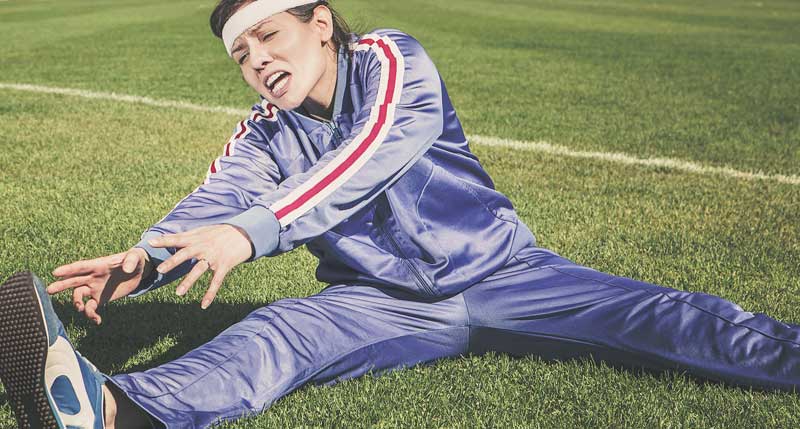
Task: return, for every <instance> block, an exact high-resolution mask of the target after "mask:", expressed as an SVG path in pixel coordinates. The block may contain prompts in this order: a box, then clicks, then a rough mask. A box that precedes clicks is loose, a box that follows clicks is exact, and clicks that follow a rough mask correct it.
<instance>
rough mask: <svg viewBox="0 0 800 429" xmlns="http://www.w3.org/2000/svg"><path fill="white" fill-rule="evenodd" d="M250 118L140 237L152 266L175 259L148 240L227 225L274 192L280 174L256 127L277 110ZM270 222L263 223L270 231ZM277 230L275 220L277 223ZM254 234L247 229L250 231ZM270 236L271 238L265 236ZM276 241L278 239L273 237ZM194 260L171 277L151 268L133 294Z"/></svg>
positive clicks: (163, 280) (170, 250)
mask: <svg viewBox="0 0 800 429" xmlns="http://www.w3.org/2000/svg"><path fill="white" fill-rule="evenodd" d="M253 109H254V110H253V112H252V113H251V115H250V116H249V117H248V118H247V119H245V120H244V121H241V122H239V124H237V126H236V129H235V130H234V134H233V136H231V138H230V140H229V141H228V143H227V144H226V145H225V147H224V149H223V153H222V155H221V156H220V157H218V158H216V159H215V160H214V162H212V163H211V166H210V167H209V169H208V174H207V175H206V179H205V181H204V182H203V184H202V185H200V186H198V187H197V188H196V189H195V190H194V191H193V192H192V193H191V194H189V195H188V196H186V197H185V198H184V199H182V200H181V201H180V202H178V204H177V205H176V206H175V208H173V209H172V211H170V212H169V214H167V215H166V216H165V217H164V218H163V219H161V220H160V221H159V222H158V223H156V224H155V225H153V226H152V227H150V228H149V229H148V230H147V231H145V232H144V233H143V234H142V237H141V241H139V243H138V244H137V245H136V246H135V247H141V248H143V249H144V250H145V251H146V252H147V253H148V255H149V256H150V260H151V263H152V264H153V267H157V266H158V264H160V263H161V262H163V261H164V260H166V259H167V258H169V257H170V256H172V255H173V254H174V253H175V251H176V249H175V248H154V247H151V246H150V245H149V244H148V243H147V240H149V239H151V238H154V237H157V236H160V235H162V234H172V233H178V232H183V231H188V230H191V229H194V228H197V227H200V226H205V225H212V224H223V223H227V222H226V221H227V220H228V219H230V218H232V217H234V216H236V215H238V214H240V213H242V212H244V211H245V210H247V209H248V208H250V207H251V206H252V203H253V200H255V199H256V198H257V197H258V196H259V195H263V194H268V193H270V192H273V191H275V189H276V188H277V185H276V184H277V183H278V182H279V180H280V177H279V176H280V173H279V172H278V167H277V165H276V164H275V162H274V160H273V159H272V156H271V155H270V151H269V147H268V145H267V139H266V138H265V137H264V135H263V134H262V133H261V132H260V131H259V128H257V125H256V124H257V123H258V122H261V121H267V120H270V119H272V118H273V117H274V112H272V111H270V110H269V107H267V109H266V110H264V111H261V110H259V108H258V107H254V108H253ZM269 221H270V220H269V219H266V220H264V221H263V223H262V225H263V226H264V227H267V228H268V227H269V226H270V225H269ZM273 223H274V226H273V228H272V229H273V230H274V231H277V230H278V228H279V227H278V226H277V220H274V221H273ZM251 232H252V233H256V232H255V231H248V233H251ZM267 235H270V234H267ZM275 241H276V242H277V238H276V239H275ZM195 262H196V261H194V260H192V261H187V262H186V263H184V264H181V265H180V266H178V267H176V268H175V269H173V270H172V271H170V272H169V273H167V274H160V273H158V272H157V271H155V270H153V271H152V273H151V274H150V276H149V277H148V278H146V279H143V280H142V282H141V283H140V284H139V287H138V288H137V289H136V290H135V291H134V292H133V293H131V294H130V295H129V296H138V295H141V294H143V293H145V292H147V291H150V290H152V289H155V288H158V287H160V286H163V285H165V284H168V283H171V282H172V281H174V280H176V279H178V278H180V277H183V276H184V275H185V274H186V273H188V272H189V270H191V268H192V266H193V265H194V263H195Z"/></svg>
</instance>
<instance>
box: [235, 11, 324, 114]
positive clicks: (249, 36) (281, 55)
mask: <svg viewBox="0 0 800 429" xmlns="http://www.w3.org/2000/svg"><path fill="white" fill-rule="evenodd" d="M332 37H333V20H332V17H331V13H330V10H328V8H326V7H322V6H320V7H317V8H316V9H315V10H314V17H313V18H312V19H311V20H310V21H309V22H307V23H304V22H301V21H300V20H299V19H298V18H297V17H295V16H294V15H292V14H290V13H288V12H281V13H278V14H275V15H273V16H271V17H269V18H266V19H264V20H262V21H261V22H259V23H258V24H255V25H254V26H252V27H250V28H249V29H248V30H247V31H246V32H244V33H243V34H242V35H240V36H239V37H238V38H236V40H235V41H234V44H233V48H232V50H231V51H232V52H231V54H232V57H233V59H234V61H236V62H237V63H238V64H239V67H240V68H241V71H242V76H243V77H244V80H245V81H246V82H247V84H248V85H250V87H251V88H253V89H254V90H255V91H256V92H257V93H259V94H261V95H262V96H264V98H266V99H267V101H269V102H270V103H272V104H275V105H276V106H278V108H280V109H282V110H292V109H295V108H297V107H298V106H300V105H301V104H302V103H303V102H304V101H306V99H311V100H312V101H314V102H316V103H317V104H318V105H319V106H323V107H326V108H327V106H328V105H329V104H330V102H331V98H332V97H333V91H334V89H335V86H336V53H335V52H334V50H333V49H331V48H330V46H329V44H331V43H333V41H332Z"/></svg>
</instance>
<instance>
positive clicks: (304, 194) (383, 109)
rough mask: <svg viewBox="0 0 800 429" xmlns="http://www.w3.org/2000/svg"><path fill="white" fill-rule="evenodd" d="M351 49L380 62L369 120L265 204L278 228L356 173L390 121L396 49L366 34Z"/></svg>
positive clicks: (399, 70) (396, 95)
mask: <svg viewBox="0 0 800 429" xmlns="http://www.w3.org/2000/svg"><path fill="white" fill-rule="evenodd" d="M355 50H356V51H366V50H372V51H373V52H374V53H375V55H376V56H377V57H378V59H379V60H380V62H381V78H380V86H379V88H378V94H377V97H376V99H375V104H374V105H373V106H372V108H371V110H370V116H369V119H368V121H367V123H366V124H365V125H364V127H363V128H362V130H361V132H360V133H359V134H358V135H357V136H356V137H355V138H354V139H353V140H352V141H351V142H350V144H348V145H347V146H346V147H344V149H343V150H342V152H341V153H339V154H338V155H337V156H336V157H335V158H333V159H332V160H331V161H330V162H328V164H326V165H325V166H324V167H323V168H322V169H320V170H319V171H318V172H316V174H314V175H313V176H311V177H310V178H309V179H308V180H306V181H305V182H303V183H302V184H300V185H299V186H298V187H297V188H295V189H294V190H292V191H291V192H289V193H288V194H287V195H286V196H284V197H283V198H281V199H280V200H278V201H276V202H275V203H273V204H272V205H271V206H270V207H269V209H270V210H271V211H272V212H273V213H275V216H276V217H277V218H278V221H279V222H280V224H281V227H284V226H286V225H288V224H290V223H291V222H292V221H294V220H295V219H297V218H298V217H300V216H302V215H303V214H304V213H306V212H308V211H309V210H311V209H312V208H313V207H314V206H316V205H317V204H319V203H320V202H321V201H322V200H324V199H325V198H326V197H328V196H329V195H331V194H332V193H333V192H335V191H336V190H337V189H338V188H339V187H341V186H342V185H343V184H344V183H345V182H347V180H348V179H350V178H351V177H352V176H353V175H354V174H356V172H358V170H359V169H361V167H363V166H364V164H366V163H367V161H369V159H370V158H371V157H372V155H373V154H374V153H375V151H377V150H378V148H379V147H380V145H381V144H382V143H383V141H384V140H385V138H386V135H387V134H388V133H389V129H390V128H391V127H392V125H393V124H394V116H395V109H396V106H397V103H398V102H399V101H400V93H401V90H402V88H403V73H404V70H405V62H404V60H403V55H402V54H401V53H400V49H399V48H398V47H397V45H396V44H395V43H394V41H392V40H391V39H389V38H388V37H382V36H378V35H375V34H368V35H366V36H364V37H363V38H362V39H361V40H360V41H359V42H358V44H357V46H356V49H355Z"/></svg>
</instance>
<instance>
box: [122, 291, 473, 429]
mask: <svg viewBox="0 0 800 429" xmlns="http://www.w3.org/2000/svg"><path fill="white" fill-rule="evenodd" d="M468 329H469V328H468V327H467V315H466V308H465V305H464V301H463V298H462V297H460V296H456V297H451V298H448V299H444V300H439V301H435V302H431V301H427V302H424V301H420V300H419V298H415V297H414V296H413V295H408V294H403V293H395V292H388V291H382V290H381V289H377V288H373V287H368V286H332V287H329V288H327V289H325V290H324V291H323V292H321V293H320V294H318V295H314V296H311V297H308V298H301V299H287V300H282V301H278V302H276V303H273V304H271V305H269V306H266V307H263V308H260V309H258V310H256V311H253V312H252V313H251V314H249V315H248V316H247V317H246V318H245V319H243V320H242V321H241V322H239V323H237V324H235V325H233V326H231V327H230V328H228V329H227V330H225V331H223V332H222V333H221V334H220V335H219V336H217V337H216V338H214V339H213V340H211V341H210V342H208V343H206V344H204V345H202V346H200V347H198V348H197V349H195V350H193V351H191V352H189V353H187V354H186V355H184V356H183V357H181V358H179V359H176V360H174V361H172V362H169V363H166V364H163V365H161V366H158V367H156V368H152V369H149V370H147V371H144V372H137V373H132V374H120V375H115V376H113V377H111V378H110V381H111V382H113V383H114V385H116V386H118V387H119V388H120V389H121V390H122V391H123V392H124V393H125V394H127V396H128V397H129V398H131V399H132V400H133V401H134V402H136V403H137V404H138V405H139V406H141V407H142V408H143V409H144V410H146V411H147V412H148V413H150V414H151V415H152V416H153V417H155V418H156V419H158V420H159V421H161V422H162V423H164V424H165V425H166V426H167V427H168V428H173V427H175V428H196V427H206V426H208V425H210V424H212V423H214V422H215V421H217V420H218V419H222V420H233V419H236V418H238V417H241V416H242V415H243V414H245V413H251V412H256V413H257V412H260V411H263V409H264V408H266V407H267V406H269V405H270V404H271V403H273V402H274V401H275V400H277V399H278V398H280V397H282V396H283V395H286V394H287V393H289V392H291V391H292V390H294V389H296V388H298V387H300V386H302V385H303V384H305V383H332V382H335V381H336V380H337V379H342V378H350V377H355V376H359V375H362V374H365V373H367V372H369V371H382V370H390V369H394V368H399V367H403V366H412V365H415V364H417V363H423V362H429V361H433V360H435V359H439V358H443V357H449V356H457V355H460V354H462V353H465V352H466V348H467V342H468V338H469V332H468Z"/></svg>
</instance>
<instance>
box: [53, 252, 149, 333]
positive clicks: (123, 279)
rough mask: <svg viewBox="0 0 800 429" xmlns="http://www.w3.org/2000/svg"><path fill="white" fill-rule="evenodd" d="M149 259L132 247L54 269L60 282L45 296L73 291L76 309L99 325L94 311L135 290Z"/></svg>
mask: <svg viewBox="0 0 800 429" xmlns="http://www.w3.org/2000/svg"><path fill="white" fill-rule="evenodd" d="M148 259H149V258H148V256H147V252H145V251H144V249H140V248H137V247H134V248H132V249H130V250H128V251H127V252H122V253H117V254H116V255H110V256H104V257H102V258H96V259H89V260H84V261H78V262H73V263H71V264H67V265H62V266H60V267H58V268H56V269H55V270H53V275H54V276H56V277H59V278H60V279H59V280H58V281H56V282H53V283H51V284H50V286H48V287H47V293H49V294H51V295H52V294H56V293H58V292H61V291H63V290H67V289H72V303H73V304H74V305H75V309H76V310H78V311H80V312H83V313H84V314H85V315H86V317H87V318H89V319H91V320H93V321H94V322H95V323H97V324H98V325H99V324H100V322H101V321H102V318H101V317H100V315H99V314H97V308H98V307H100V306H102V305H103V304H105V303H107V302H109V301H113V300H115V299H119V298H122V297H124V296H127V295H128V294H129V293H131V292H133V291H134V290H136V287H137V286H139V282H141V280H142V278H143V277H145V276H147V275H148V274H149V269H150V267H149V263H148ZM146 271H148V272H146Z"/></svg>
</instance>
